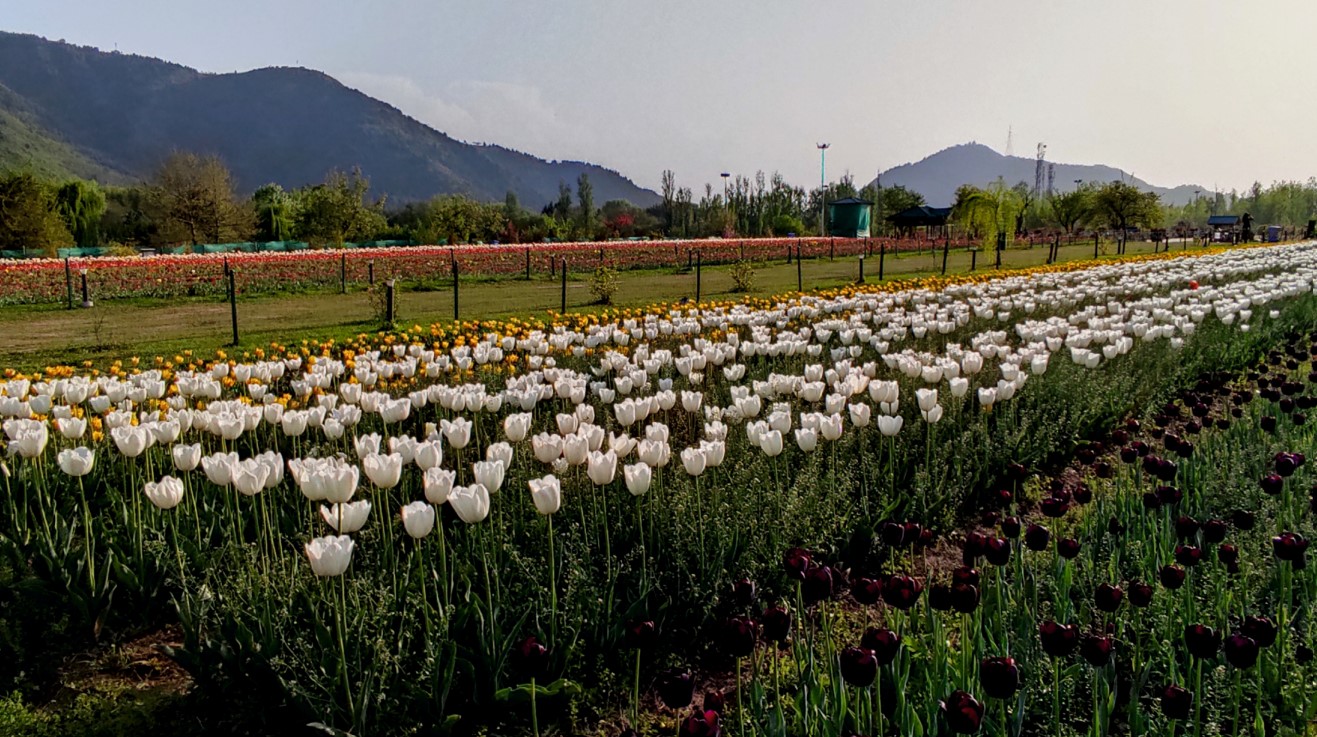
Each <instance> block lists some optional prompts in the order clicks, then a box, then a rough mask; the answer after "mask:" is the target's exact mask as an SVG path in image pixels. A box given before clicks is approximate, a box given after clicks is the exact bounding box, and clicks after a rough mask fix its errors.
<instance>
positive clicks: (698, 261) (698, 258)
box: [695, 251, 704, 303]
mask: <svg viewBox="0 0 1317 737" xmlns="http://www.w3.org/2000/svg"><path fill="white" fill-rule="evenodd" d="M703 265H704V252H703V251H697V252H696V253H695V301H696V303H698V302H699V301H700V267H701V266H703Z"/></svg>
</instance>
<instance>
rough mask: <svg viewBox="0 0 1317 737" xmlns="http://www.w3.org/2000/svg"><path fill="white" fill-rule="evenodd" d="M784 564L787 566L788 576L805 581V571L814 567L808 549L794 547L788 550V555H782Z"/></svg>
mask: <svg viewBox="0 0 1317 737" xmlns="http://www.w3.org/2000/svg"><path fill="white" fill-rule="evenodd" d="M782 565H783V567H785V568H786V571H787V577H788V578H791V579H794V580H796V581H803V580H805V572H806V571H808V570H809V569H810V568H812V567H813V565H814V561H813V559H812V558H811V557H810V554H809V551H808V550H805V549H804V548H792V549H790V550H788V551H787V552H786V555H784V556H782Z"/></svg>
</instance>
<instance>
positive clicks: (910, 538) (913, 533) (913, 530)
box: [902, 522, 928, 547]
mask: <svg viewBox="0 0 1317 737" xmlns="http://www.w3.org/2000/svg"><path fill="white" fill-rule="evenodd" d="M902 527H903V528H904V529H903V532H902V539H903V540H904V545H906V546H907V547H909V546H911V545H915V544H917V543H918V542H919V541H920V540H921V539H922V538H923V536H924V533H925V532H928V530H925V529H924V528H923V527H921V526H920V525H919V523H918V522H907V523H905V524H904V525H902Z"/></svg>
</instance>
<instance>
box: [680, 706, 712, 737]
mask: <svg viewBox="0 0 1317 737" xmlns="http://www.w3.org/2000/svg"><path fill="white" fill-rule="evenodd" d="M720 734H722V728H721V726H720V724H719V719H718V712H716V711H696V712H695V713H694V714H691V715H690V716H688V717H686V719H685V720H684V721H682V723H681V730H680V732H679V735H680V737H718V736H719V735H720Z"/></svg>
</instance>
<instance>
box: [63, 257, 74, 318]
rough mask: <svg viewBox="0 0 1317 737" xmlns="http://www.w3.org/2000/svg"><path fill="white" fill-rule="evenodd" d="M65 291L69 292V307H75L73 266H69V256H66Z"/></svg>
mask: <svg viewBox="0 0 1317 737" xmlns="http://www.w3.org/2000/svg"><path fill="white" fill-rule="evenodd" d="M64 291H65V292H67V293H68V297H69V309H70V310H71V309H73V268H72V267H71V266H69V259H68V257H65V258H64Z"/></svg>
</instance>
